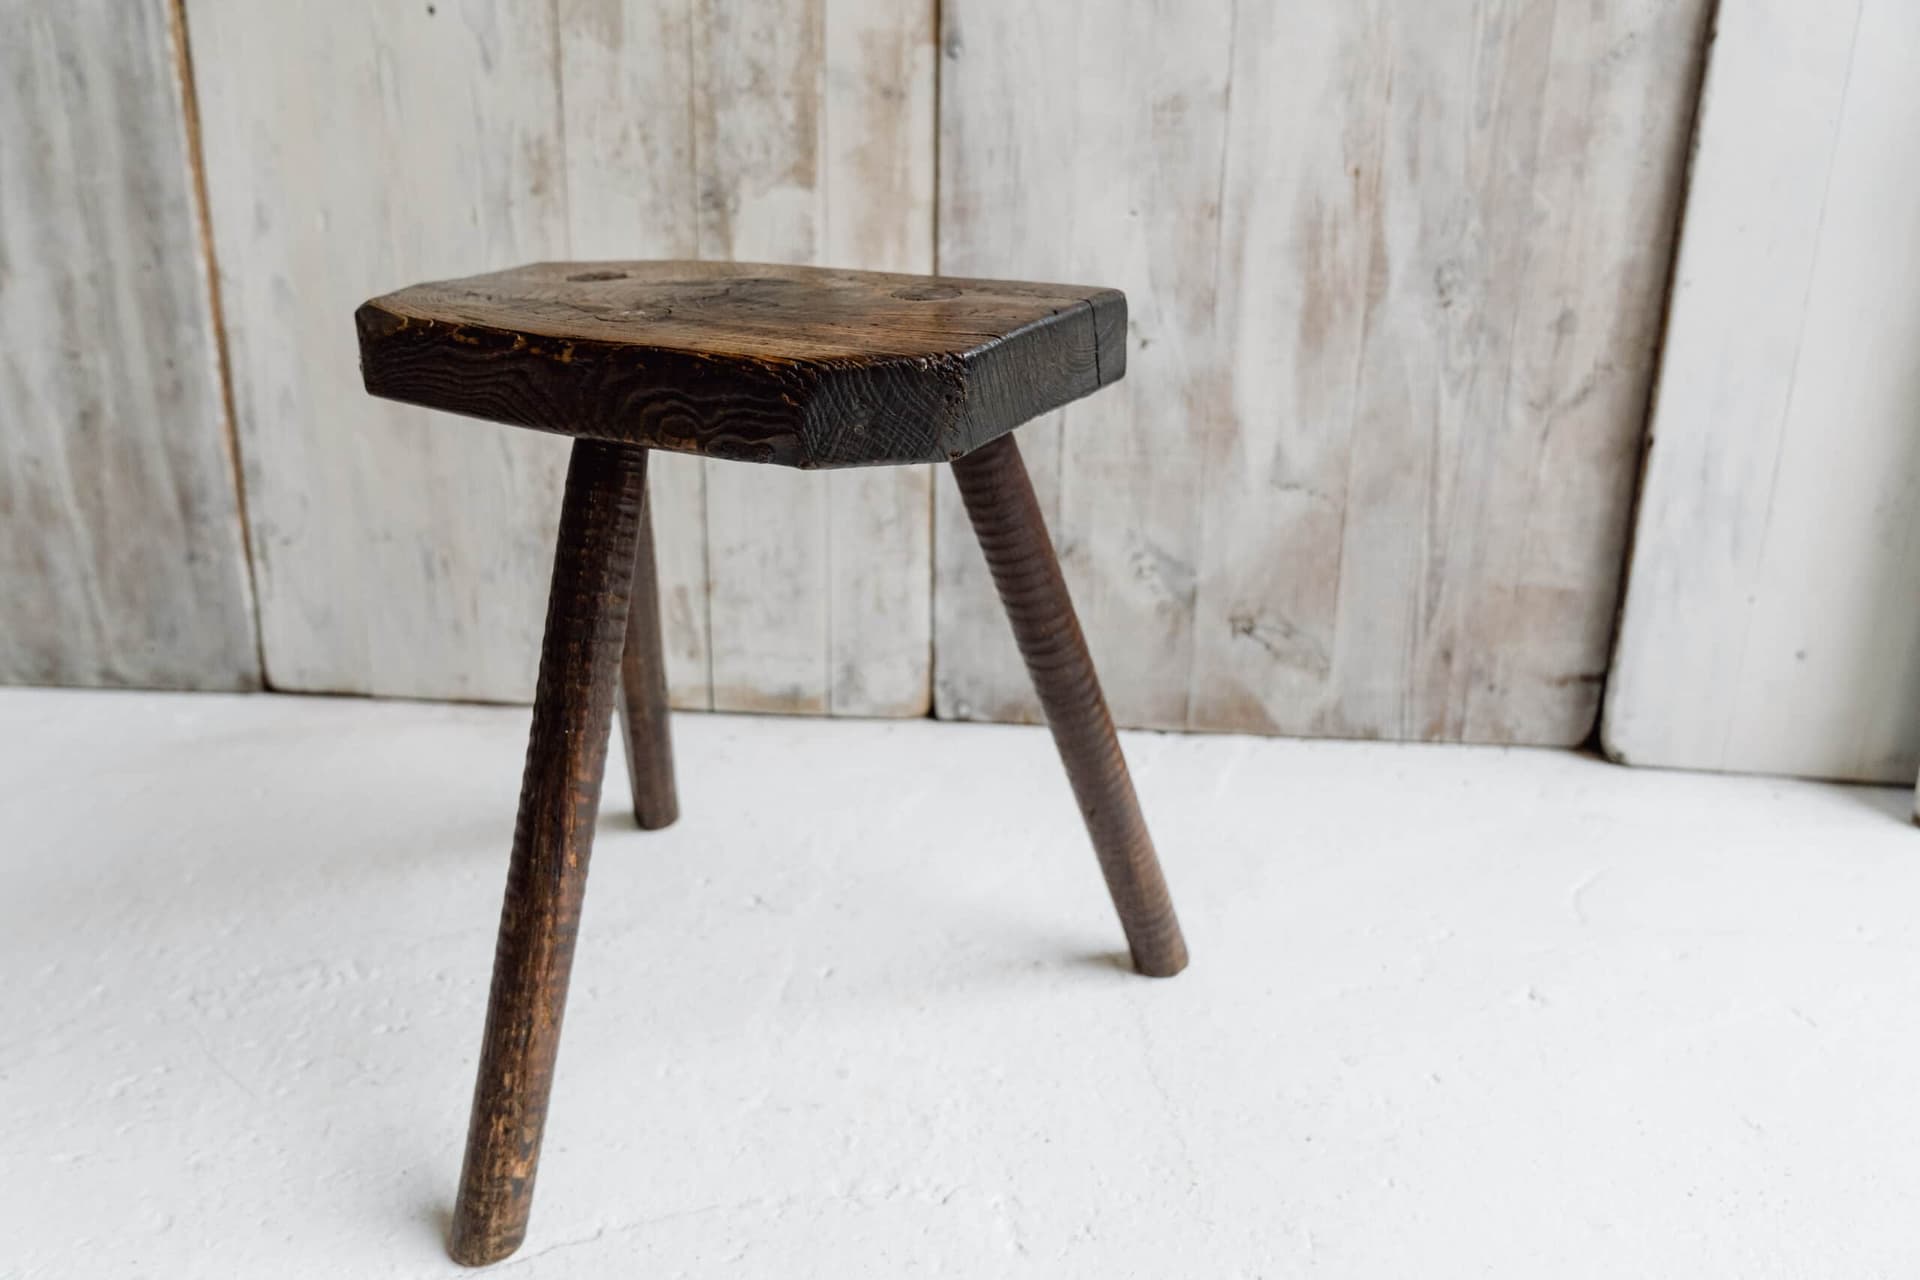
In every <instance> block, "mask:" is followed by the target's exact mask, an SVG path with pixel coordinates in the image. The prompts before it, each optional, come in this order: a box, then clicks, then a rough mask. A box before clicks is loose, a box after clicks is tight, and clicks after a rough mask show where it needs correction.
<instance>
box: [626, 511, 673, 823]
mask: <svg viewBox="0 0 1920 1280" xmlns="http://www.w3.org/2000/svg"><path fill="white" fill-rule="evenodd" d="M668 715H669V712H668V709H667V667H666V656H665V654H663V653H662V652H661V648H660V587H659V579H658V576H657V575H656V574H655V572H654V567H653V503H652V502H647V503H646V504H645V505H643V506H642V507H641V509H640V540H639V546H638V548H636V550H635V551H634V554H633V603H632V604H631V605H630V606H629V607H628V609H627V647H626V649H625V650H624V651H623V652H622V654H621V655H620V729H621V733H620V737H621V740H622V742H623V743H624V744H625V745H626V750H627V778H628V779H629V780H630V781H631V782H632V783H633V819H634V821H635V822H638V823H639V824H640V826H641V827H642V828H644V829H645V830H648V831H658V830H659V829H660V828H661V827H670V826H672V825H673V821H674V819H676V818H678V817H679V816H680V801H679V798H678V796H677V795H676V793H675V791H674V785H673V733H672V730H671V729H670V727H669V726H668V723H667V721H668Z"/></svg>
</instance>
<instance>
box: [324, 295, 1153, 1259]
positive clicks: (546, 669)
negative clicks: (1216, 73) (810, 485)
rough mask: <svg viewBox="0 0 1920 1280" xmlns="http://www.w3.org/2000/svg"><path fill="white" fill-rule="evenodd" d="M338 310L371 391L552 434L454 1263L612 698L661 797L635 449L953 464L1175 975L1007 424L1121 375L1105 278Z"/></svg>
mask: <svg viewBox="0 0 1920 1280" xmlns="http://www.w3.org/2000/svg"><path fill="white" fill-rule="evenodd" d="M356 320H357V322H358V326H359V333H360V363H361V371H362V374H363V375H364V377H365V380H366V387H367V390H368V391H369V392H371V393H372V394H374V395H377V396H385V397H387V398H390V399H394V400H403V401H407V402H409V403H412V404H418V405H425V406H427V407H429V408H433V409H444V410H447V411H449V412H453V413H460V414H466V415H468V416H470V417H475V418H486V419H489V420H491V421H494V422H504V423H511V424H513V425H516V426H522V427H532V428H535V429H536V430H541V431H551V432H557V433H559V434H561V435H566V436H572V437H574V445H573V458H572V461H571V463H570V465H569V467H568V470H567V484H566V497H565V499H564V501H563V505H562V507H561V511H560V533H559V539H558V545H557V546H556V547H555V549H554V559H553V584H552V589H551V594H550V595H549V597H548V603H547V623H546V638H545V641H544V643H543V646H542V648H541V653H540V679H539V685H538V690H537V692H536V694H535V698H534V704H533V728H532V731H531V736H530V741H529V744H528V748H527V764H526V774H525V778H524V780H523V782H522V784H521V791H520V815H519V820H518V822H517V824H516V825H515V828H514V835H513V853H512V858H511V860H510V862H509V864H508V868H507V892H506V904H505V907H504V908H503V910H502V912H501V918H500V938H499V943H498V948H497V950H496V952H495V957H494V970H493V988H492V993H491V996H490V997H489V1000H488V1005H487V1026H486V1033H485V1037H484V1039H483V1041H482V1043H481V1051H480V1067H479V1075H478V1079H477V1081H476V1083H475V1085H474V1097H473V1116H472V1120H471V1122H470V1124H469V1128H468V1132H467V1151H466V1160H465V1163H464V1166H463V1168H462V1170H461V1174H460V1195H459V1202H458V1204H457V1205H456V1207H455V1211H454V1219H453V1231H452V1238H451V1241H450V1243H449V1248H450V1250H451V1252H452V1254H453V1256H454V1258H455V1259H456V1260H458V1261H460V1262H463V1263H467V1264H469V1265H474V1266H478V1265H481V1264H484V1263H489V1262H495V1261H498V1260H499V1259H501V1258H504V1257H506V1256H507V1255H508V1254H510V1253H512V1252H513V1251H514V1250H515V1249H517V1248H518V1247H519V1246H520V1242H521V1241H522V1239H524V1238H525V1235H526V1229H527V1216H528V1213H529V1211H530V1209H531V1206H532V1199H533V1183H534V1174H535V1171H536V1168H537V1166H538V1163H539V1158H540V1139H541V1134H542V1130H543V1129H544V1127H545V1122H546V1112H547V1100H548V1095H549V1093H550V1092H551V1089H552V1084H553V1068H554V1062H555V1058H556V1056H557V1054H558V1052H559V1047H560V1022H561V1015H562V1013H563V1012H564V1010H565V1007H566V999H567V979H568V975H569V972H570V970H571V968H572V964H573V946H574V939H575V937H576V934H577V932H578V927H579V920H580V905H581V901H582V898H583V897H584V895H585V891H586V881H587V859H588V855H589V853H590V851H591V849H592V846H593V830H594V822H595V818H596V815H597V812H598V809H599V805H600V780H601V774H602V771H603V769H604V767H605V764H606V756H607V739H608V736H609V726H610V721H611V719H612V715H613V711H614V707H615V704H616V702H618V704H619V706H620V710H621V713H622V721H623V723H624V726H625V729H624V737H625V739H626V744H627V766H628V770H629V772H630V773H631V775H632V779H633V796H634V810H635V817H636V818H638V819H639V822H640V825H641V826H642V827H647V828H657V827H664V826H666V825H667V824H669V823H671V822H672V821H673V820H674V819H675V817H676V816H677V804H676V800H675V792H674V781H673V758H672V746H671V741H670V738H669V735H668V728H667V695H666V676H665V671H664V668H663V664H662V661H661V647H660V607H659V601H658V599H657V592H656V588H655V578H654V563H653V539H652V532H651V528H650V522H649V515H648V511H647V505H646V478H647V453H648V451H649V450H652V449H668V450H673V451H675V452H679V453H693V454H701V455H704V456H706V457H710V458H721V459H728V460H732V461H737V462H760V463H773V464H776V465H780V466H789V467H803V468H818V467H859V466H897V465H907V464H915V463H934V462H948V463H951V464H952V465H953V472H954V478H955V479H956V480H957V481H958V483H959V486H960V493H961V496H962V498H963V500H964V501H965V503H966V508H967V515H968V517H969V518H970V519H971V520H972V523H973V529H974V533H975V535H976V536H977V537H978V539H979V541H980V547H981V550H982V551H984V552H985V554H986V558H987V564H988V566H989V568H990V569H991V570H992V573H993V580H994V585H995V586H996V587H997V588H998V589H999V592H1000V598H1001V601H1002V602H1003V603H1004V604H1005V606H1006V610H1007V617H1008V619H1009V621H1010V622H1011V623H1012V625H1013V632H1014V637H1015V639H1016V640H1017V641H1018V642H1019V646H1020V652H1021V654H1022V656H1023V657H1024V658H1025V659H1026V663H1027V670H1028V672H1029V673H1030V674H1031V676H1032V678H1033V684H1034V689H1035V691H1036V692H1037V693H1038V695H1039V699H1040V704H1041V706H1042V708H1043V709H1044V710H1045V712H1046V718H1047V724H1048V727H1049V728H1050V729H1051V730H1052V731H1053V738H1054V742H1055V744H1056V746H1057V747H1058V748H1059V751H1060V758H1061V761H1062V763H1063V764H1065V766H1066V771H1067V777H1068V779H1069V781H1070V782H1071V783H1072V786H1073V792H1074V796H1075V798H1076V799H1077V800H1078V801H1079V804H1080V812H1081V814H1082V816H1084V817H1085V819H1086V824H1087V832H1088V834H1089V835H1090V836H1091V837H1092V841H1093V847H1094V852H1095V853H1096V854H1097V855H1098V858H1099V862H1100V869H1101V871H1102V873H1103V874H1104V875H1105V876H1106V882H1107V888H1108V891H1109V892H1110V893H1111V894H1112V896H1113V903H1114V907H1115V908H1116V910H1117V911H1118V913H1119V916H1120V924H1121V927H1122V928H1123V929H1124V930H1125V931H1126V935H1127V946H1128V949H1129V950H1130V951H1131V952H1132V955H1133V963H1134V967H1135V968H1136V969H1138V970H1139V971H1140V972H1141V973H1144V974H1149V975H1152V976H1154V977H1168V976H1171V975H1173V974H1176V973H1178V972H1179V971H1180V970H1181V969H1182V968H1184V967H1185V966H1186V963H1187V949H1186V944H1185V942H1184V941H1183V940H1182V938H1181V935H1180V926H1179V923H1178V922H1177V921H1176V920H1175V918H1174V913H1173V903H1172V901H1171V900H1170V899H1169V897H1168V895H1167V886H1166V881H1165V880H1164V879H1163V878H1162V876H1161V873H1160V864H1159V860H1158V858H1157V857H1156V856H1155V854H1154V849H1153V842H1152V840H1151V838H1150V837H1149V836H1148V834H1147V828H1146V823H1145V822H1144V820H1143V819H1142V818H1141V815H1140V806H1139V803H1138V801H1137V800H1136V799H1135V796H1134V791H1133V782H1132V779H1131V778H1130V777H1129V776H1128V774H1127V766H1126V761H1125V760H1124V758H1122V756H1121V754H1120V744H1119V741H1118V740H1117V739H1116V738H1115V736H1114V731H1113V721H1112V719H1111V718H1110V717H1109V715H1108V713H1107V705H1106V700H1105V698H1104V697H1103V696H1102V695H1101V692H1100V685H1099V681H1098V679H1097V678H1096V677H1095V675H1094V670H1093V661H1092V659H1091V658H1090V657H1089V656H1088V654H1087V646H1086V641H1085V639H1084V638H1083V637H1082V635H1081V632H1080V624H1079V622H1078V621H1077V619H1076V618H1075V616H1074V612H1073V604H1072V602H1071V601H1070V600H1069V599H1068V597H1067V587H1066V582H1065V581H1064V579H1063V578H1062V577H1061V574H1060V565H1059V562H1058V560H1057V559H1056V558H1055V556H1054V551H1053V545H1052V543H1051V541H1050V540H1049V538H1048V535H1047V530H1046V526H1045V525H1044V523H1043V522H1042V520H1041V516H1040V508H1039V506H1038V504H1037V503H1036V502H1035V501H1034V496H1033V487H1032V485H1031V484H1030V483H1029V481H1028V479H1027V472H1026V467H1025V466H1024V464H1023V463H1022V462H1021V460H1020V450H1019V447H1018V446H1017V445H1016V444H1015V443H1014V439H1013V435H1012V431H1013V429H1014V428H1015V427H1017V426H1019V425H1020V424H1021V423H1023V422H1025V421H1027V420H1028V419H1030V418H1032V417H1035V416H1036V415H1038V414H1041V413H1045V412H1046V411H1048V410H1050V409H1054V408H1057V407H1058V406H1060V405H1063V404H1066V403H1067V402H1068V401H1071V400H1076V399H1078V398H1080V397H1081V396H1084V395H1087V394H1089V393H1091V392H1093V391H1095V390H1097V389H1099V388H1100V387H1102V386H1105V385H1106V384H1107V383H1110V382H1113V381H1116V380H1117V379H1118V378H1119V377H1120V376H1121V375H1122V374H1123V373H1124V372H1125V370H1126V345H1125V336H1126V327H1127V302H1126V298H1125V297H1124V296H1122V295H1121V294H1120V293H1118V292H1116V291H1114V290H1111V289H1086V288H1078V287H1074V286H1068V285H1049V284H1020V283H1012V282H1007V281H992V280H956V279H945V278H937V277H927V276H902V275H883V274H878V273H873V272H860V271H831V270H821V269H816V268H808V267H775V266H759V265H752V264H745V263H710V262H604V263H541V264H537V265H533V266H526V267H519V268H516V269H514V270H511V271H501V272H496V273H494V274H492V275H484V276H474V277H472V278H470V279H465V280H450V281H443V282H439V283H434V284H420V285H415V286H413V287H411V288H407V289H402V290H401V291H399V292H398V293H391V294H387V295H386V296H384V297H380V298H375V299H374V300H373V301H371V302H368V303H366V304H365V305H364V306H362V307H361V308H360V310H359V312H358V313H357V315H356ZM616 688H618V689H620V690H622V691H623V695H622V696H620V697H619V698H617V699H616V696H615V691H616Z"/></svg>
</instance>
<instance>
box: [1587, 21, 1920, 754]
mask: <svg viewBox="0 0 1920 1280" xmlns="http://www.w3.org/2000/svg"><path fill="white" fill-rule="evenodd" d="M1916 59H1920V11H1916V10H1915V9H1914V8H1913V7H1912V6H1911V5H1907V4H1903V3H1901V2H1900V0H1865V2H1864V3H1858V4H1852V3H1850V4H1845V5H1834V6H1807V5H1799V4H1791V3H1786V2H1785V0H1756V2H1755V3H1749V4H1742V5H1730V6H1728V7H1727V8H1726V10H1725V11H1724V12H1723V14H1722V16H1721V27H1720V36H1719V39H1718V41H1717V43H1716V46H1715V51H1714V62H1713V67H1712V70H1711V73H1710V76H1709V80H1708V86H1707V96H1706V100H1705V105H1704V112H1703V116H1702V123H1701V134H1700V143H1699V159H1698V161H1697V165H1696V170H1695V180H1694V184H1693V193H1692V195H1691V197H1690V203H1689V208H1688V214H1687V226H1686V232H1685V238H1684V243H1683V247H1682V251H1681V258H1680V264H1679V272H1678V278H1677V282H1676V291H1675V297H1674V305H1673V315H1672V319H1671V322H1670V330H1669V341H1668V349H1667V354H1666V359H1665V363H1664V367H1663V372H1662V378H1661V386H1660V393H1659V398H1658V407H1657V410H1656V414H1655V417H1654V422H1653V428H1652V431H1653V443H1652V447H1651V451H1650V454H1649V458H1648V467H1647V479H1646V488H1645V493H1644V496H1643V498H1642V502H1641V513H1640V520H1639V530H1638V534H1637V537H1636V540H1635V553H1634V563H1633V571H1632V583H1631V589H1630V592H1629V595H1628V600H1627V606H1626V610H1625V614H1624V617H1623V621H1622V630H1621V639H1620V646H1619V653H1618V658H1617V666H1616V670H1615V674H1614V677H1613V681H1612V684H1611V687H1610V691H1609V695H1608V705H1607V718H1606V735H1605V736H1606V742H1607V746H1608V750H1609V752H1610V753H1611V754H1612V755H1614V757H1615V758H1617V759H1621V760H1624V761H1627V762H1629V763H1637V764H1659V765H1674V766H1683V767H1694V768H1709V769H1730V770H1739V771H1757V772H1777V773H1792V774H1802V775H1810V776H1820V777H1835V778H1849V779H1859V780H1863V781H1881V782H1892V781H1900V782H1904V781H1905V780H1906V779H1907V777H1909V776H1910V775H1911V774H1912V773H1913V772H1914V770H1915V768H1916V766H1917V765H1920V710H1916V709H1920V614H1916V612H1915V610H1914V609H1913V601H1914V600H1915V599H1916V598H1920V234H1916V230H1915V229H1916V228H1917V227H1920V172H1916V171H1915V169H1914V166H1912V165H1910V164H1904V163H1894V162H1890V157H1902V156H1911V155H1914V154H1916V153H1920V88H1917V87H1916V84H1915V81H1914V79H1913V77H1912V75H1911V67H1912V65H1913V63H1914V61H1915V60H1916Z"/></svg>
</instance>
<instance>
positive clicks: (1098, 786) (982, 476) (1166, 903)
mask: <svg viewBox="0 0 1920 1280" xmlns="http://www.w3.org/2000/svg"><path fill="white" fill-rule="evenodd" d="M953 476H954V480H955V482H956V484H957V486H958V487H959V490H960V495H961V498H962V500H963V501H964V502H965V503H966V507H967V516H968V518H969V520H970V521H971V523H972V525H973V530H974V534H975V536H976V537H977V538H978V539H979V542H980V550H981V552H982V553H983V558H984V560H985V561H986V564H987V567H988V570H989V572H991V573H992V575H993V581H994V585H995V587H996V588H997V589H998V590H999V593H1000V599H1001V601H1002V602H1003V603H1004V604H1005V606H1006V610H1007V619H1008V621H1009V622H1011V623H1012V627H1013V634H1014V637H1015V641H1016V643H1017V644H1018V646H1019V649H1020V655H1021V657H1022V658H1023V659H1025V661H1026V664H1027V671H1028V672H1029V674H1030V675H1031V676H1032V678H1033V687H1034V694H1035V696H1036V697H1037V698H1038V699H1039V701H1040V705H1041V707H1042V708H1043V709H1044V712H1045V715H1046V719H1047V726H1048V728H1050V729H1051V730H1052V731H1053V740H1054V744H1055V745H1056V746H1057V747H1058V748H1059V750H1060V760H1061V763H1062V764H1064V765H1065V766H1066V770H1067V779H1068V781H1069V782H1070V783H1071V784H1072V786H1073V794H1074V798H1075V799H1076V800H1078V801H1079V804H1080V814H1081V816H1082V817H1083V818H1084V819H1085V820H1086V823H1087V834H1088V835H1089V836H1091V837H1092V839H1093V848H1094V852H1095V854H1096V855H1097V856H1098V857H1099V859H1100V869H1101V871H1102V873H1103V874H1104V875H1105V876H1106V880H1107V891H1108V893H1110V894H1111V895H1112V897H1113V905H1114V909H1115V910H1116V911H1117V912H1118V913H1119V915H1120V924H1121V927H1122V928H1123V929H1124V930H1125V931H1126V935H1127V949H1128V951H1129V952H1130V953H1131V954H1132V956H1133V965H1134V968H1136V969H1138V970H1139V971H1140V972H1141V973H1143V974H1145V975H1147V976H1148V977H1152V978H1170V977H1172V976H1173V975H1174V974H1176V973H1179V972H1180V971H1181V970H1182V969H1184V968H1186V967H1187V944H1186V939H1185V938H1184V937H1183V936H1182V935H1181V932H1180V922H1179V920H1178V919H1176V918H1175V916H1174V912H1173V899H1172V898H1171V897H1170V896H1169V895H1168V893H1167V882H1166V878H1165V876H1163V875H1162V874H1161V871H1160V859H1159V856H1158V855H1157V854H1156V853H1155V852H1154V848H1153V837H1152V836H1150V835H1149V834H1148V833H1147V824H1146V820H1145V819H1144V818H1143V817H1142V816H1141V814H1140V801H1139V799H1138V798H1137V797H1136V796H1135V795H1134V791H1133V778H1132V776H1131V775H1130V774H1129V773H1128V772H1127V761H1126V757H1125V756H1123V755H1122V754H1121V752H1120V740H1119V738H1118V737H1116V736H1115V734H1114V731H1113V718H1112V717H1111V716H1110V715H1108V713H1107V702H1106V698H1105V696H1104V695H1103V694H1102V693H1101V692H1100V680H1099V677H1098V676H1097V675H1096V674H1095V673H1094V669H1093V659H1092V658H1091V657H1090V656H1088V653H1087V642H1086V638H1085V637H1084V636H1082V635H1081V634H1080V623H1079V621H1078V619H1077V618H1076V617H1075V615H1074V612H1073V600H1072V599H1071V597H1069V596H1068V594H1067V583H1066V579H1065V578H1063V577H1061V575H1060V563H1059V561H1058V560H1056V559H1055V558H1054V553H1053V543H1052V541H1051V539H1049V537H1048V536H1047V527H1046V524H1045V522H1044V521H1043V520H1042V518H1041V515H1040V504H1039V503H1038V501H1036V500H1035V498H1034V496H1033V485H1032V483H1031V482H1030V481H1029V480H1028V478H1027V471H1026V467H1025V466H1024V465H1023V464H1022V463H1021V460H1020V447H1019V446H1018V445H1017V444H1015V443H1014V439H1013V437H1012V436H1003V437H1001V438H1000V439H998V440H995V441H994V442H993V443H991V444H989V445H987V446H985V447H984V448H982V449H980V450H979V451H978V452H976V453H970V454H968V455H967V456H966V457H964V458H961V459H960V460H958V461H957V462H955V463H954V464H953Z"/></svg>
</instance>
